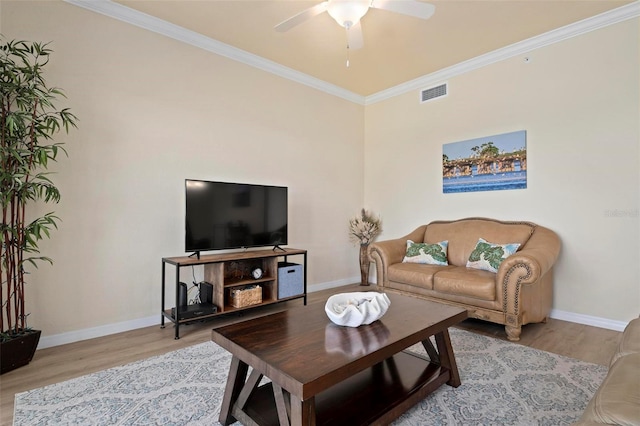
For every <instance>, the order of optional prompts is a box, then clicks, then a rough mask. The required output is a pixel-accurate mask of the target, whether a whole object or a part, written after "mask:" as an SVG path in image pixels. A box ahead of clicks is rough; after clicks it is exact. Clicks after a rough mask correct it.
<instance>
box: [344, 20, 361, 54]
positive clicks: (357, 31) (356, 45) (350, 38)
mask: <svg viewBox="0 0 640 426" xmlns="http://www.w3.org/2000/svg"><path fill="white" fill-rule="evenodd" d="M347 45H348V46H349V49H350V50H355V49H361V48H362V47H363V46H364V41H363V39H362V26H361V25H360V21H358V23H357V24H355V25H352V26H351V27H350V28H349V29H348V30H347Z"/></svg>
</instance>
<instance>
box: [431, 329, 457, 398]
mask: <svg viewBox="0 0 640 426" xmlns="http://www.w3.org/2000/svg"><path fill="white" fill-rule="evenodd" d="M436 345H437V346H438V352H439V355H440V365H442V366H443V367H447V368H448V369H449V371H450V372H451V378H450V379H449V381H448V382H447V384H448V385H449V386H453V387H454V388H457V387H458V386H460V373H459V372H458V364H456V357H455V356H454V355H453V347H452V346H451V338H450V337H449V330H444V331H443V332H441V333H438V334H436Z"/></svg>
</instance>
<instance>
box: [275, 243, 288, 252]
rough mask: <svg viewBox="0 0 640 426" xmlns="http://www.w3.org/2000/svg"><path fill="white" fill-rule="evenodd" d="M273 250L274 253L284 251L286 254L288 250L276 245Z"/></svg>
mask: <svg viewBox="0 0 640 426" xmlns="http://www.w3.org/2000/svg"><path fill="white" fill-rule="evenodd" d="M272 250H273V251H276V250H282V251H284V252H286V250H285V249H283V248H282V247H280V246H279V245H277V244H276V245H275V246H273V249H272Z"/></svg>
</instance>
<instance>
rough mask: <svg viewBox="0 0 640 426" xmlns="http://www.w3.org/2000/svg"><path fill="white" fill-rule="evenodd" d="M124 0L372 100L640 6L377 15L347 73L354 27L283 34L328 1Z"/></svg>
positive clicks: (524, 3)
mask: <svg viewBox="0 0 640 426" xmlns="http://www.w3.org/2000/svg"><path fill="white" fill-rule="evenodd" d="M395 1H399V0H395ZM420 1H422V0H420ZM117 3H119V4H120V5H124V6H126V7H128V8H131V9H134V10H135V11H138V12H143V13H145V14H149V15H152V16H153V17H156V18H159V19H161V20H164V21H167V22H170V23H172V24H175V25H178V26H180V27H184V28H186V29H188V30H191V31H195V32H197V33H199V34H201V35H203V36H206V37H209V38H211V39H214V40H217V41H219V42H222V43H225V44H227V45H230V46H233V47H236V48H238V49H241V50H243V51H246V52H249V53H251V54H254V55H258V56H259V57H262V58H265V59H268V60H270V61H273V62H276V63H278V64H281V65H283V66H285V67H288V68H290V69H293V70H295V71H298V72H301V73H304V74H306V75H309V76H312V77H314V78H317V79H319V80H321V81H323V82H327V83H330V84H332V85H335V86H338V87H339V88H342V89H345V90H347V91H350V92H352V93H354V94H357V95H360V96H370V95H372V94H375V93H378V92H381V91H383V90H386V89H389V88H391V87H394V86H397V85H399V84H402V83H404V82H407V81H410V80H413V79H416V78H419V77H421V76H425V75H428V74H431V73H434V72H437V71H439V70H442V69H445V68H447V67H451V66H453V65H456V64H460V63H462V62H464V61H467V60H470V59H472V58H475V57H478V56H481V55H484V54H487V53H489V52H493V51H496V50H498V49H501V48H504V47H506V46H509V45H512V44H514V43H517V42H521V41H523V40H526V39H530V38H531V37H534V36H538V35H540V34H543V33H547V32H549V31H552V30H556V29H558V28H561V27H564V26H567V25H570V24H574V23H576V22H579V21H581V20H584V19H587V18H591V17H594V16H596V15H599V14H602V13H604V12H608V11H611V10H613V9H616V8H619V7H622V6H624V5H627V4H629V3H637V1H636V2H634V1H633V0H435V1H431V2H430V3H432V4H433V5H435V7H436V10H435V14H434V15H433V16H432V17H431V18H430V19H428V20H421V19H418V18H413V17H409V16H405V15H399V14H396V13H392V12H388V11H383V10H377V9H370V10H369V12H368V13H367V14H366V15H365V16H364V17H363V18H362V21H361V24H362V30H363V33H364V47H363V48H362V49H359V50H351V51H350V53H349V57H350V66H349V67H348V68H347V67H346V58H347V49H346V33H345V30H344V28H342V27H340V26H339V25H338V24H337V23H336V22H335V21H334V20H333V19H332V18H331V17H330V16H329V15H328V14H326V13H322V14H321V15H318V16H316V17H314V18H312V19H310V20H308V21H306V22H304V23H302V24H300V25H298V26H296V27H295V28H293V29H291V30H290V31H288V32H284V33H281V32H277V31H275V30H274V26H275V25H277V24H278V23H280V22H282V21H283V20H285V19H287V18H289V17H291V16H293V15H295V14H297V13H299V12H301V11H303V10H305V9H306V8H309V7H311V6H313V5H315V4H317V3H319V1H307V0H224V1H223V0H198V1H191V0H179V1H177V0H144V1H143V0H117Z"/></svg>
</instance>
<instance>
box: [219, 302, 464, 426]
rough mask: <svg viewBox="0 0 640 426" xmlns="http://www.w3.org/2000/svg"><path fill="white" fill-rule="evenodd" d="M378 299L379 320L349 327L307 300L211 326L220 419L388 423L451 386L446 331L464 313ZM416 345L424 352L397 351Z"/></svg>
mask: <svg viewBox="0 0 640 426" xmlns="http://www.w3.org/2000/svg"><path fill="white" fill-rule="evenodd" d="M388 296H389V298H390V299H391V306H390V307H389V310H388V311H387V313H386V314H385V315H384V316H383V317H382V319H380V320H379V321H376V322H374V323H372V324H370V325H363V326H360V327H357V328H350V327H340V326H337V325H335V324H333V323H332V322H331V321H330V320H329V318H328V317H327V315H326V313H325V312H324V303H315V304H310V305H308V306H301V307H297V308H293V309H290V310H287V311H283V312H279V313H275V314H272V315H268V316H265V317H261V318H255V319H251V320H247V321H243V322H240V323H237V324H233V325H228V326H224V327H220V328H216V329H214V330H213V332H212V340H213V341H214V342H215V343H217V344H218V345H220V346H222V347H223V348H225V349H226V350H228V351H229V352H231V354H232V355H233V358H232V361H231V368H230V371H229V377H228V379H227V385H226V389H225V393H224V399H223V401H222V407H221V411H220V422H221V423H222V424H224V425H228V424H231V423H233V422H234V421H235V420H236V419H237V420H238V421H240V422H241V423H243V424H245V425H289V424H291V425H330V424H331V425H336V424H344V425H370V424H380V425H382V424H389V423H390V422H391V421H392V420H393V419H396V418H398V417H399V416H400V415H401V414H402V413H404V412H405V411H406V410H407V409H409V408H410V407H411V406H413V405H414V404H416V403H417V402H418V401H420V400H422V399H423V398H424V397H425V396H426V395H427V394H429V393H431V392H433V391H434V390H435V389H437V388H438V387H439V386H441V385H442V384H443V383H447V384H448V385H450V386H454V387H457V386H459V385H460V376H459V374H458V367H457V366H456V362H455V357H454V355H453V349H452V347H451V341H450V339H449V331H448V328H449V327H451V326H453V325H455V324H457V323H459V322H460V321H462V320H464V319H465V318H467V312H466V310H464V309H460V308H456V307H452V306H447V305H442V304H439V303H435V302H429V301H426V300H420V299H416V298H411V297H407V296H401V295H397V294H388ZM430 336H435V342H436V346H437V349H436V348H434V346H433V345H432V343H431V341H430V340H429V337H430ZM420 342H422V345H423V346H424V348H425V349H426V351H427V353H428V354H429V357H428V358H427V357H422V356H419V355H416V354H413V353H409V352H406V351H404V349H406V348H408V347H409V346H412V345H414V344H416V343H420ZM249 367H251V373H250V374H248V373H249ZM247 376H248V377H247ZM263 376H264V377H267V378H269V379H270V382H268V383H263V384H261V382H264V380H262V379H263Z"/></svg>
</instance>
